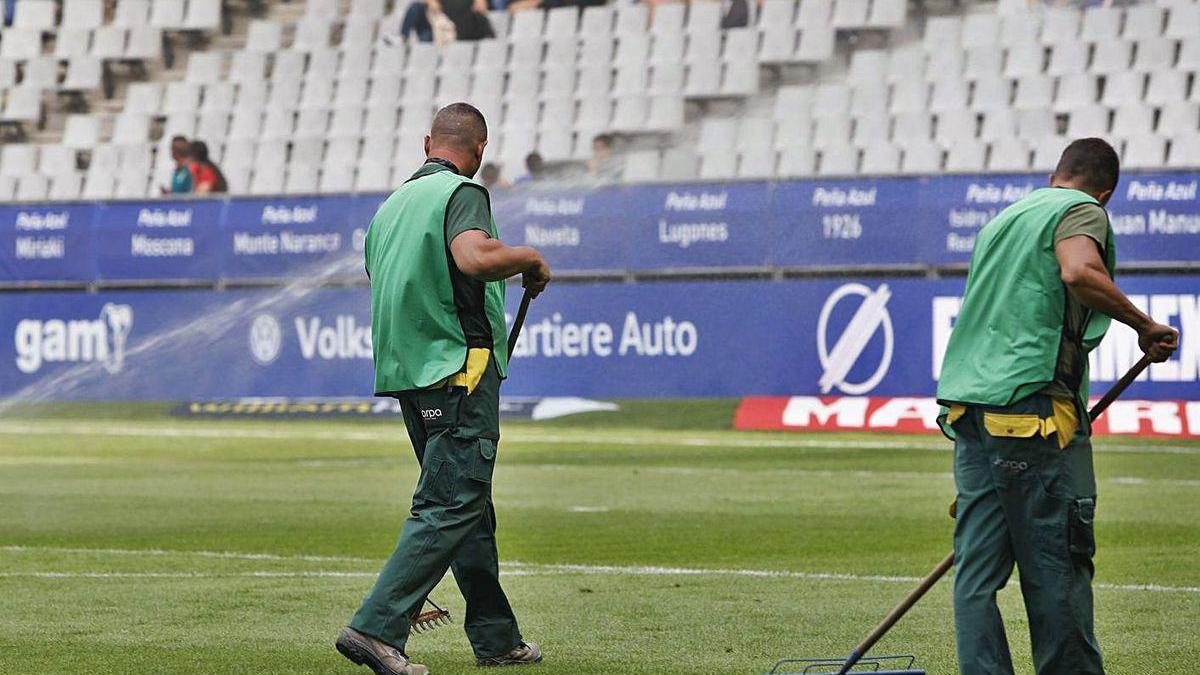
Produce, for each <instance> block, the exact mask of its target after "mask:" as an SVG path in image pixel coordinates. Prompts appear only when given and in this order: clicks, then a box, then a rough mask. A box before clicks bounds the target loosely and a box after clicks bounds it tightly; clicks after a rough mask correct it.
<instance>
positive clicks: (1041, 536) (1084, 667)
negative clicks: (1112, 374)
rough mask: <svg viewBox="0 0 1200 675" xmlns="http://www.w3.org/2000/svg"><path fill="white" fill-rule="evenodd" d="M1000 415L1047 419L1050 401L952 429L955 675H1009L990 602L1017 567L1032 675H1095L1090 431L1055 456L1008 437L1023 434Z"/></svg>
mask: <svg viewBox="0 0 1200 675" xmlns="http://www.w3.org/2000/svg"><path fill="white" fill-rule="evenodd" d="M997 413H999V414H1000V415H1015V416H1018V418H1008V419H1010V420H1012V419H1018V421H1019V416H1026V417H1028V416H1032V415H1036V416H1037V417H1038V418H1041V419H1044V418H1047V417H1049V416H1050V415H1051V400H1050V399H1049V398H1048V397H1046V396H1042V395H1035V396H1031V397H1029V398H1026V399H1023V400H1021V401H1018V402H1017V403H1015V404H1013V405H1012V406H1009V407H1008V408H1004V409H986V410H985V409H982V408H979V407H968V408H967V411H966V414H964V415H963V417H962V418H961V419H959V420H958V421H957V422H955V423H954V431H955V434H956V436H957V440H956V442H955V446H954V482H955V485H956V486H957V488H958V516H957V523H956V526H955V531H954V552H955V579H954V622H955V629H956V633H957V639H958V663H959V669H960V671H961V672H962V674H963V675H1011V674H1012V672H1013V666H1012V659H1011V656H1010V655H1009V649H1008V640H1007V639H1006V637H1005V634H1004V624H1003V622H1002V621H1001V618H1000V610H999V609H998V608H997V606H996V592H997V591H999V590H1000V589H1002V588H1004V586H1005V584H1006V583H1007V581H1008V578H1009V576H1010V575H1011V574H1012V570H1013V564H1014V563H1015V564H1016V565H1017V567H1018V568H1019V569H1020V575H1021V594H1022V595H1023V597H1024V599H1025V608H1026V612H1027V614H1028V616H1029V632H1030V638H1031V640H1032V643H1033V660H1034V664H1035V666H1036V670H1037V673H1038V675H1102V674H1103V673H1104V666H1103V663H1102V661H1101V658H1100V647H1099V645H1098V644H1097V642H1096V637H1095V633H1094V630H1093V623H1092V588H1091V583H1092V575H1093V572H1094V568H1093V566H1092V556H1093V555H1094V554H1095V550H1096V544H1095V536H1094V531H1093V520H1094V517H1095V510H1096V479H1095V475H1094V473H1093V471H1092V446H1091V440H1090V438H1089V436H1088V429H1087V423H1086V421H1085V422H1084V423H1083V424H1082V425H1081V429H1080V430H1079V431H1078V432H1076V434H1075V436H1074V437H1073V438H1072V439H1071V443H1070V444H1069V445H1068V446H1067V447H1066V448H1065V449H1062V450H1060V449H1059V447H1058V442H1057V440H1056V438H1055V436H1054V435H1053V434H1051V435H1050V436H1049V437H1048V438H1047V437H1043V436H1042V435H1041V434H1040V433H1039V434H1033V435H1027V437H1019V436H1018V435H1014V433H1015V434H1022V433H1027V432H1023V431H1022V430H1021V429H1020V428H1019V427H1020V426H1021V425H1020V424H1008V423H1005V422H1004V421H1003V420H1004V419H1005V418H1002V417H997V415H996V414H997ZM985 415H990V420H985ZM989 427H990V428H991V429H990V431H989Z"/></svg>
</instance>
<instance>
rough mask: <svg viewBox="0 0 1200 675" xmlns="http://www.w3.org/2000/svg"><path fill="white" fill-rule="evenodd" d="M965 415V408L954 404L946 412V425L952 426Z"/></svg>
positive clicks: (959, 404)
mask: <svg viewBox="0 0 1200 675" xmlns="http://www.w3.org/2000/svg"><path fill="white" fill-rule="evenodd" d="M966 414H967V406H965V405H963V404H961V403H955V404H954V405H952V406H950V409H949V410H947V411H946V424H949V425H953V424H954V423H955V422H957V421H959V420H960V419H962V416H963V415H966Z"/></svg>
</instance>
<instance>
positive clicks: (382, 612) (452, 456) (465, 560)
mask: <svg viewBox="0 0 1200 675" xmlns="http://www.w3.org/2000/svg"><path fill="white" fill-rule="evenodd" d="M499 401H500V376H499V373H498V372H497V371H496V366H495V364H494V363H489V364H488V367H487V370H486V372H485V373H484V375H483V378H482V379H481V380H480V382H479V385H478V386H477V387H476V388H475V391H474V392H473V393H471V394H470V395H468V394H467V391H466V389H465V388H463V387H443V388H440V389H429V390H424V391H418V392H408V393H405V394H402V395H401V397H400V406H401V409H402V411H403V413H404V423H405V425H406V426H407V427H408V434H409V438H410V439H411V440H412V444H413V449H414V450H416V453H417V460H418V461H419V462H420V463H421V477H420V481H419V482H418V483H417V490H416V493H415V494H414V495H413V502H412V513H411V515H410V516H409V518H408V520H407V521H405V523H404V527H403V529H402V530H401V532H400V541H399V542H398V543H397V544H396V550H395V551H394V552H393V553H392V556H391V558H390V559H388V561H387V563H386V564H385V565H384V567H383V571H382V572H380V574H379V579H378V580H377V581H376V582H375V588H374V589H373V590H372V591H371V593H370V594H369V595H368V596H367V598H366V600H364V601H363V605H362V607H361V608H360V609H359V610H358V612H357V613H356V614H355V615H354V619H353V620H352V621H351V622H350V626H351V627H352V628H354V629H355V630H358V631H360V632H362V633H365V634H367V635H371V636H374V637H376V638H378V639H380V640H383V641H384V642H387V643H389V644H391V645H392V646H394V647H396V648H397V649H400V650H401V651H403V650H404V646H405V643H406V642H407V640H408V634H409V627H410V620H411V618H412V617H413V616H415V615H416V614H418V613H419V612H420V611H421V607H422V605H423V603H424V601H425V598H426V597H427V596H428V595H429V592H430V591H431V590H433V587H434V586H436V585H437V584H438V582H439V581H441V579H442V577H443V576H444V575H445V574H446V569H447V568H449V569H450V570H452V571H453V572H454V580H455V581H456V582H458V588H459V590H460V591H462V594H463V597H464V598H465V599H466V602H467V611H466V622H465V625H464V628H465V629H466V632H467V637H468V638H469V639H470V641H471V647H472V649H474V651H475V656H476V657H477V658H488V657H492V656H498V655H501V654H507V653H508V652H509V651H510V650H511V649H512V648H513V647H516V646H517V645H518V644H520V642H521V633H520V631H519V630H518V628H517V619H516V617H515V616H514V615H513V611H512V607H510V606H509V604H508V598H507V597H506V596H505V595H504V590H503V589H502V588H501V587H500V570H499V561H498V556H497V553H496V512H495V510H494V509H493V507H492V469H493V467H494V466H495V463H496V443H497V441H499V439H500V424H499V414H500V408H499V406H500V403H499Z"/></svg>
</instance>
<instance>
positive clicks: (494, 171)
mask: <svg viewBox="0 0 1200 675" xmlns="http://www.w3.org/2000/svg"><path fill="white" fill-rule="evenodd" d="M479 182H480V183H483V186H484V187H486V188H487V189H488V190H503V189H505V188H508V187H512V186H511V185H509V184H508V181H506V180H504V178H502V177H501V176H500V167H499V165H497V164H496V163H494V162H488V163H487V164H484V165H483V168H482V169H480V170H479Z"/></svg>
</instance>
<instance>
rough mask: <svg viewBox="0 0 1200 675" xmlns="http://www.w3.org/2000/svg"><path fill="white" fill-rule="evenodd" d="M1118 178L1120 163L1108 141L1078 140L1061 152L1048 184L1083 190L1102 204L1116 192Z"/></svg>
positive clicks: (1094, 139) (1097, 139)
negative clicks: (1052, 183)
mask: <svg viewBox="0 0 1200 675" xmlns="http://www.w3.org/2000/svg"><path fill="white" fill-rule="evenodd" d="M1120 177H1121V160H1120V158H1119V157H1118V156H1117V151H1116V150H1113V147H1112V146H1111V145H1109V144H1108V142H1107V141H1105V140H1104V139H1101V138H1080V139H1079V140H1076V141H1073V142H1072V143H1071V144H1070V145H1068V146H1067V149H1066V150H1064V151H1063V154H1062V158H1061V159H1059V160H1058V166H1057V167H1056V168H1055V169H1054V175H1053V176H1052V177H1051V180H1052V181H1053V182H1054V184H1059V185H1064V186H1070V187H1074V188H1076V189H1078V190H1082V191H1083V192H1086V193H1088V194H1090V195H1092V196H1093V197H1096V198H1097V199H1099V200H1100V202H1101V203H1104V202H1105V201H1107V196H1108V195H1111V194H1112V191H1113V190H1115V189H1116V187H1117V181H1118V180H1119V179H1120ZM1101 195H1104V196H1105V198H1103V199H1102V198H1101Z"/></svg>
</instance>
